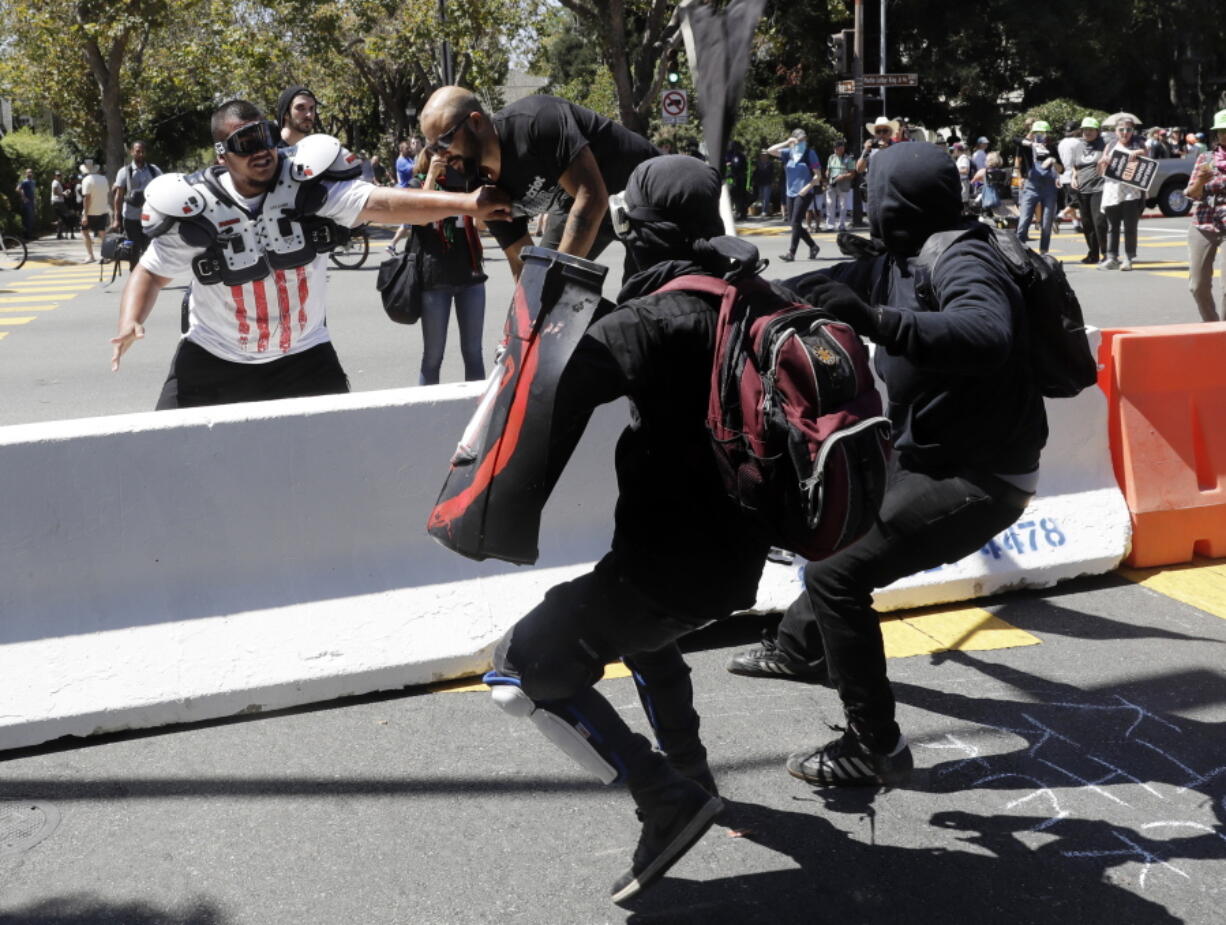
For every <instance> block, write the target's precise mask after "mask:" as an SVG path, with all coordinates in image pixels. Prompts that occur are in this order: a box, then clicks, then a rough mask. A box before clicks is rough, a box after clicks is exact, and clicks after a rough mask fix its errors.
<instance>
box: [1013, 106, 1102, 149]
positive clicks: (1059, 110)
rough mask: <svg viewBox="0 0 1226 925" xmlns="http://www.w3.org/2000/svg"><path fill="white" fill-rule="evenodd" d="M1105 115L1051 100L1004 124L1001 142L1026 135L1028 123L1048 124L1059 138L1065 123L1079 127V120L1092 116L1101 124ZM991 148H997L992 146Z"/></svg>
mask: <svg viewBox="0 0 1226 925" xmlns="http://www.w3.org/2000/svg"><path fill="white" fill-rule="evenodd" d="M1107 115H1108V113H1107V111H1106V110H1105V109H1094V108H1093V107H1090V106H1083V105H1082V104H1081V103H1078V102H1077V101H1076V100H1069V99H1058V100H1051V101H1050V102H1047V103H1041V104H1040V105H1038V106H1032V107H1031V108H1030V109H1027V110H1026V111H1025V112H1022V113H1018V114H1017V115H1016V116H1014V117H1013V118H1012V119H1010V120H1009V121H1008V122H1006V123H1005V125H1004V128H1003V129H1002V133H1003V140H1004V141H1005V142H1006V143H1008V142H1009V141H1011V140H1012V139H1014V138H1021V137H1022V136H1023V135H1025V134H1026V130H1027V126H1028V124H1029V123H1030V122H1038V121H1045V122H1048V123H1049V124H1050V125H1051V131H1052V134H1054V135H1056V136H1061V135H1063V134H1064V126H1065V124H1066V123H1069V122H1076V123H1077V124H1078V125H1081V120H1082V119H1084V118H1085V117H1086V116H1093V117H1094V118H1095V119H1098V120H1099V121H1100V122H1101V121H1102V120H1103V119H1105V118H1106V117H1107ZM992 147H994V148H995V147H998V146H997V145H993V146H992Z"/></svg>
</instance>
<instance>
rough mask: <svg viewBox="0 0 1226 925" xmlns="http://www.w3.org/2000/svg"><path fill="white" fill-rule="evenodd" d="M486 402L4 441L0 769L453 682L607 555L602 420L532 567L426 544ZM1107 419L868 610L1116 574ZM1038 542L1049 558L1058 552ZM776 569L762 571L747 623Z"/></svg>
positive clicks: (337, 402) (317, 403)
mask: <svg viewBox="0 0 1226 925" xmlns="http://www.w3.org/2000/svg"><path fill="white" fill-rule="evenodd" d="M479 393H480V384H479V383H473V384H464V385H449V386H440V387H436V388H431V389H404V390H395V391H388V392H373V393H372V392H367V393H359V394H354V395H346V396H335V397H328V398H312V399H296V400H292V401H281V402H268V403H263V404H256V405H241V406H223V407H218V408H208V409H195V410H185V411H174V412H159V413H149V414H135V415H125V416H119V417H111V418H96V419H89V420H81V421H64V422H55V423H49V424H34V425H23V426H17V427H8V428H0V472H2V473H3V482H2V483H0V511H2V512H3V516H2V519H0V703H2V704H3V708H2V709H0V749H9V748H16V747H21V746H25V745H33V744H37V743H40V742H45V741H49V740H51V739H55V738H58V737H60V736H65V735H82V736H84V735H90V734H93V733H100V732H107V731H115V730H121V729H129V728H142V727H151V726H158V725H163V724H168V723H177V722H190V721H195V720H202V719H209V718H215V717H221V716H228V715H234V714H239V713H251V712H260V711H264V710H271V709H276V708H280V707H286V706H294V705H299V704H304V703H310V702H317V701H324V700H329V699H334V698H336V697H340V696H344V695H348V694H359V693H368V692H371V691H376V690H386V689H396V688H401V687H405V686H411V685H418V684H426V683H430V682H434V681H439V680H444V679H448V678H455V677H463V676H466V675H471V674H474V673H477V672H480V671H482V670H484V669H485V668H486V667H487V664H488V659H489V654H490V650H491V648H492V646H493V643H494V642H495V641H496V640H497V639H498V637H499V636H500V635H501V634H502V633H503V632H504V631H505V630H506V628H507V627H509V626H510V625H511V624H512V623H513V622H514V621H515V620H516V619H517V618H518V617H519V616H520V615H522V614H523V613H524V612H525V611H526V610H527V609H529V608H530V607H531V606H533V605H534V604H535V603H536V602H537V601H538V600H539V599H540V596H541V594H542V593H543V592H544V590H545V589H546V588H548V587H549V586H550V585H552V584H554V583H555V582H557V581H559V580H562V579H564V578H568V577H572V576H574V575H577V574H580V573H582V572H583V571H584V570H586V569H587V568H588V567H589V566H590V564H591V563H592V562H594V561H595V560H596V559H597V558H599V557H600V556H601V555H602V554H603V552H604V551H605V550H606V549H607V548H608V543H609V539H610V536H611V532H612V511H613V503H614V497H615V485H614V479H613V466H612V458H613V453H612V449H613V444H614V441H615V440H616V437H617V434H618V433H619V432H620V430H621V428H622V426H624V422H625V420H626V409H625V407H624V405H620V404H618V405H614V406H610V407H608V408H603V409H601V410H600V411H599V412H598V413H597V414H596V415H595V416H594V417H593V419H592V423H591V425H590V426H589V428H588V432H587V434H586V436H585V437H584V440H583V443H582V445H581V446H580V448H579V450H578V452H577V453H576V456H575V458H574V460H573V461H572V464H571V465H570V466H568V468H567V471H566V474H565V475H564V476H563V478H562V480H561V482H560V483H559V485H558V487H557V489H556V491H555V493H554V496H553V498H552V500H551V502H550V505H549V507H548V509H547V511H546V514H545V518H544V522H543V525H542V537H541V559H540V562H539V564H538V565H537V566H535V567H532V568H517V567H515V566H511V565H507V564H504V563H498V562H484V563H477V562H472V561H470V560H467V559H464V558H461V557H459V556H457V555H455V554H454V553H451V552H450V551H448V550H446V549H444V548H442V547H441V546H438V545H437V544H435V543H434V542H433V541H432V540H431V539H430V538H429V537H428V536H427V535H426V533H425V529H424V525H425V520H426V516H427V514H428V513H429V511H430V509H431V507H432V506H433V503H434V500H435V497H436V495H437V493H438V490H439V488H440V486H441V484H442V479H443V476H444V473H445V469H446V464H447V459H448V457H449V456H450V454H451V451H452V449H453V447H454V444H455V440H456V439H457V437H458V435H459V433H460V432H461V430H462V429H463V425H464V424H465V423H466V421H467V419H468V416H469V414H470V413H471V410H472V408H473V407H474V405H475V401H476V397H477V395H478V394H479ZM1103 401H1104V399H1103V396H1102V395H1101V394H1100V393H1099V392H1098V391H1097V390H1090V391H1088V392H1087V393H1085V394H1084V395H1082V396H1079V397H1078V398H1077V399H1073V400H1068V401H1063V402H1056V403H1053V404H1052V406H1051V410H1052V438H1051V442H1050V444H1049V449H1048V452H1047V453H1046V454H1045V455H1044V462H1043V482H1042V485H1041V493H1040V497H1039V498H1037V499H1036V500H1035V502H1034V503H1033V504H1032V505H1031V508H1030V510H1028V511H1027V516H1026V517H1025V518H1023V522H1025V521H1033V523H1034V524H1035V526H1034V527H1033V528H1027V527H1019V528H1018V529H1017V530H1015V531H1014V538H1013V539H1006V538H1003V537H1002V538H1001V540H1000V542H999V545H998V549H997V551H998V552H999V557H998V556H997V555H996V554H995V552H993V551H992V550H989V551H988V552H987V553H986V554H977V555H975V556H971V557H969V558H968V559H966V560H963V561H962V562H959V563H956V564H954V565H951V566H945V567H943V568H942V569H939V570H936V571H934V572H931V573H927V574H925V575H921V576H916V577H914V578H912V579H908V580H907V581H904V582H900V583H899V584H898V585H897V586H892V587H891V588H887V589H885V590H884V591H882V592H881V594H880V595H879V603H880V604H881V606H883V607H885V608H896V607H908V606H918V605H921V604H927V603H935V602H938V601H951V600H962V599H968V598H973V597H978V596H981V595H983V594H989V593H992V592H995V591H1000V590H1004V589H1005V588H1008V587H1017V586H1045V585H1050V584H1052V583H1054V582H1055V581H1057V580H1059V579H1061V578H1066V577H1071V576H1073V575H1078V574H1086V573H1094V572H1102V571H1106V570H1109V569H1110V568H1112V567H1114V566H1115V565H1116V564H1117V563H1118V562H1119V560H1120V558H1122V556H1123V555H1124V553H1125V551H1126V548H1127V541H1128V515H1127V511H1126V509H1124V506H1123V500H1122V498H1121V497H1120V496H1119V491H1118V489H1116V488H1115V483H1114V479H1113V477H1112V474H1111V466H1110V457H1109V454H1108V452H1107V446H1106V430H1105V427H1106V425H1105V420H1106V415H1105V409H1104V407H1103ZM1058 536H1062V537H1063V542H1062V543H1061V542H1058ZM798 587H799V585H798V583H797V579H796V569H795V568H794V567H785V566H779V565H774V564H770V565H768V566H767V570H766V574H765V577H764V579H763V584H762V588H761V590H760V595H759V598H760V599H759V606H760V607H763V608H767V607H782V606H786V604H787V603H788V602H789V601H790V600H791V598H792V597H793V596H794V595H795V593H796V592H797V590H798Z"/></svg>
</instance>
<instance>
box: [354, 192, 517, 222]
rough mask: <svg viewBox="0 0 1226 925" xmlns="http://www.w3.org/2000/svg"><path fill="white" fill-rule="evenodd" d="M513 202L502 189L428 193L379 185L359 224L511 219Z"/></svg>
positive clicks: (364, 209)
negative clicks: (465, 217) (459, 217)
mask: <svg viewBox="0 0 1226 925" xmlns="http://www.w3.org/2000/svg"><path fill="white" fill-rule="evenodd" d="M509 203H510V199H509V197H508V196H507V194H506V193H504V192H503V191H502V190H499V189H495V188H494V187H492V186H483V187H481V188H480V189H478V190H475V191H474V192H471V193H443V192H433V191H431V192H427V191H425V190H415V189H400V188H398V187H384V186H377V187H375V188H374V189H373V190H371V193H370V198H369V199H367V200H366V206H365V207H364V208H363V209H362V211H361V212H360V213H359V214H358V222H359V223H364V222H381V223H384V224H388V225H394V224H405V225H426V224H429V223H430V222H438V221H442V220H443V219H445V218H447V217H449V216H452V215H471V216H472V217H473V218H479V219H482V220H483V221H498V220H500V219H506V218H510V216H511V210H510V206H509Z"/></svg>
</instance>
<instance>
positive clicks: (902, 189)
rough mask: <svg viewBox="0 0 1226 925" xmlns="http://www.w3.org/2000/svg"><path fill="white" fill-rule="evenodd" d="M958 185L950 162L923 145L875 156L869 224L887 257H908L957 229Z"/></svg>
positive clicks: (870, 177) (871, 168)
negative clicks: (942, 233)
mask: <svg viewBox="0 0 1226 925" xmlns="http://www.w3.org/2000/svg"><path fill="white" fill-rule="evenodd" d="M961 215H962V184H961V181H960V180H959V178H958V168H957V167H956V166H955V165H954V162H953V159H952V158H951V157H950V156H949V155H948V154H946V153H945V151H944V150H941V149H939V148H937V147H936V145H930V144H924V143H923V142H910V143H908V144H896V145H890V147H888V148H883V149H882V150H880V151H878V152H876V153H875V154H874V155H873V159H872V161H871V162H870V164H869V171H868V222H869V227H870V228H871V229H872V234H873V237H874V238H877V239H878V240H880V241H882V242H884V244H885V246H886V248H887V249H888V250H889V251H890V253H892V254H894V255H895V256H898V257H913V256H915V255H916V254H918V253H919V251H920V248H921V247H923V245H924V242H925V241H926V240H928V237H929V236H930V235H933V234H935V233H936V232H938V231H945V230H947V229H950V228H954V227H956V226H957V224H958V221H959V219H960V217H961Z"/></svg>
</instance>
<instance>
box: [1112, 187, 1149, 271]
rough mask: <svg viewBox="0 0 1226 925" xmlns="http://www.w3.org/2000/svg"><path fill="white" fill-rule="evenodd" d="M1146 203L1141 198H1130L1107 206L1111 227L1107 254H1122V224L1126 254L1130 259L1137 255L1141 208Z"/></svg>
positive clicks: (1113, 255) (1114, 255)
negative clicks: (1121, 226)
mask: <svg viewBox="0 0 1226 925" xmlns="http://www.w3.org/2000/svg"><path fill="white" fill-rule="evenodd" d="M1144 207H1145V203H1144V202H1142V201H1141V200H1140V199H1129V200H1128V201H1127V202H1121V203H1120V204H1119V205H1116V206H1107V208H1106V213H1107V222H1108V223H1109V224H1110V229H1109V230H1108V232H1107V254H1108V256H1111V257H1118V256H1119V255H1120V225H1121V224H1122V225H1123V226H1124V255H1125V256H1126V257H1127V258H1128V259H1129V260H1135V259H1136V256H1137V225H1138V223H1139V222H1140V221H1141V210H1142V209H1143V208H1144Z"/></svg>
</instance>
